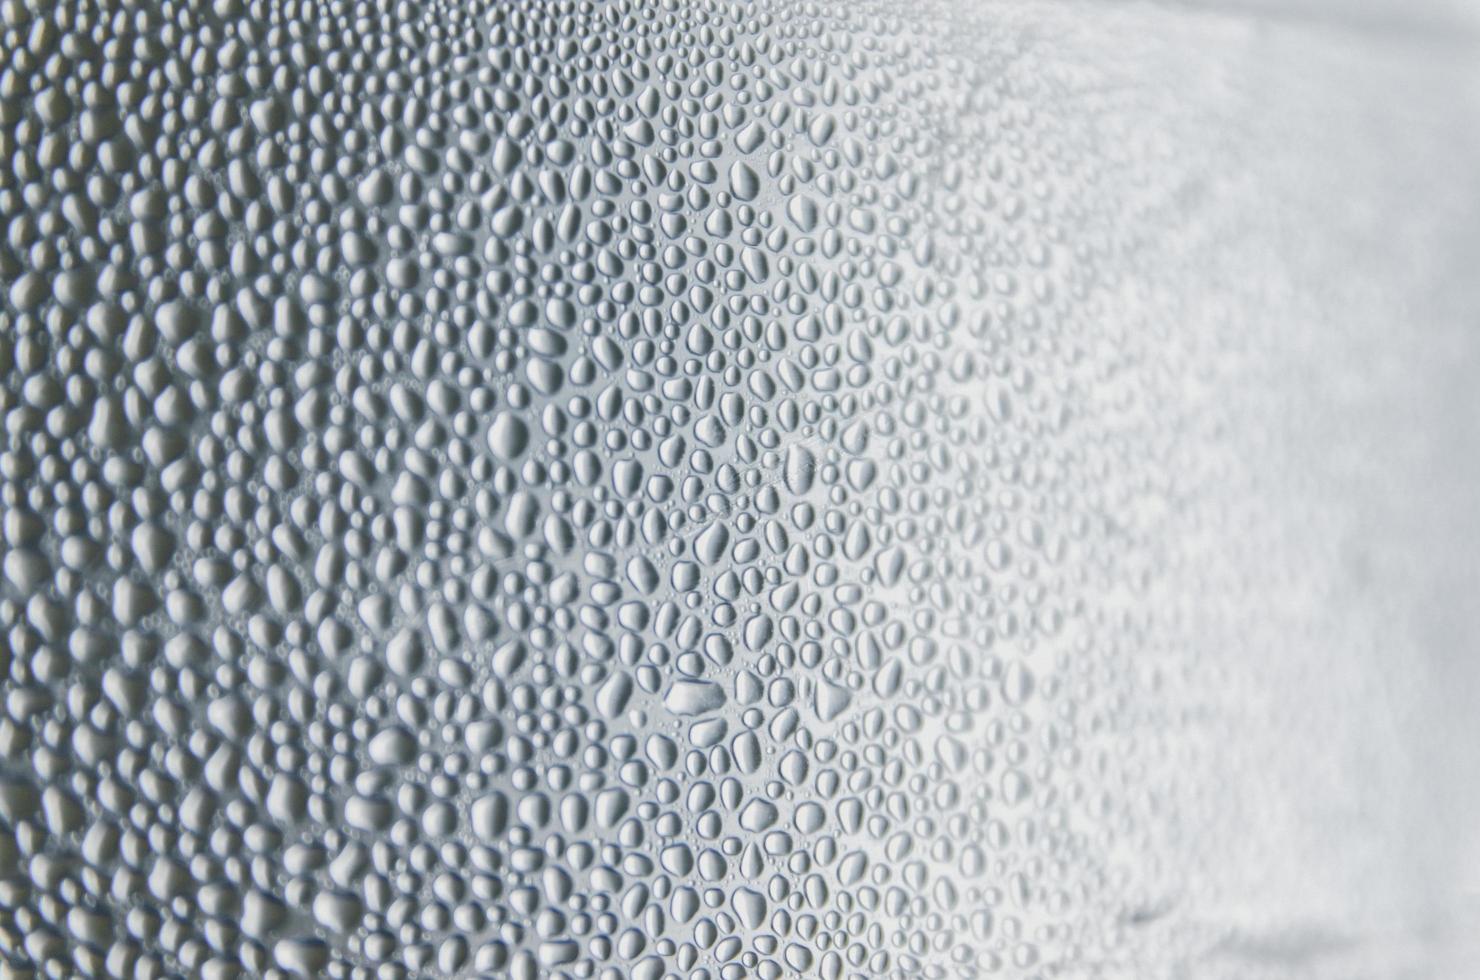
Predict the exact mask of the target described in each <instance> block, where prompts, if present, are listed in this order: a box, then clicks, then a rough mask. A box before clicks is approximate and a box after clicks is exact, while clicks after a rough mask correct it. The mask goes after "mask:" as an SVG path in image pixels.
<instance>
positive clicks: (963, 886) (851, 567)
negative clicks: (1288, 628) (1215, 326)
mask: <svg viewBox="0 0 1480 980" xmlns="http://www.w3.org/2000/svg"><path fill="white" fill-rule="evenodd" d="M0 22H3V25H0V52H3V53H5V57H4V58H3V59H0V61H3V62H4V67H3V72H0V158H3V159H4V160H5V161H6V165H5V166H4V167H3V168H0V219H3V223H4V228H3V233H4V241H3V243H0V280H3V284H4V295H3V303H0V370H3V375H4V381H5V383H4V385H3V386H0V414H3V428H0V480H3V483H0V507H3V577H4V583H3V596H4V597H3V599H0V626H3V629H4V630H5V642H4V644H3V654H0V656H3V664H0V668H3V669H0V677H3V680H0V694H3V698H0V701H3V717H0V770H3V778H0V950H3V951H4V955H5V956H6V957H8V958H10V959H11V960H13V961H14V962H15V963H17V964H28V965H30V966H32V967H34V968H36V969H38V970H39V971H41V972H42V973H44V974H45V975H49V976H63V975H72V974H74V973H75V974H80V975H84V976H103V975H109V976H137V977H166V976H200V977H205V978H209V980H216V978H224V977H231V976H240V975H251V976H281V975H285V974H286V975H296V976H325V977H370V976H377V977H398V976H400V977H451V976H464V975H469V976H471V975H478V976H496V975H497V976H504V975H508V976H513V977H516V978H532V977H535V976H560V977H578V978H584V977H602V978H606V977H617V976H633V977H637V978H642V980H657V978H659V977H666V976H669V975H679V976H687V977H694V978H704V977H710V978H724V980H736V978H739V977H748V976H759V977H782V976H800V977H825V978H834V977H842V976H845V975H848V976H911V977H915V976H923V977H944V976H959V977H975V976H988V975H1002V976H1021V977H1030V976H1038V975H1058V974H1057V973H1050V972H1049V968H1050V967H1051V966H1053V965H1055V964H1057V965H1060V966H1062V965H1065V964H1067V965H1072V964H1074V963H1077V962H1080V961H1082V960H1087V961H1090V962H1099V961H1100V960H1101V959H1102V958H1103V957H1105V956H1106V955H1109V954H1108V953H1107V952H1106V951H1107V950H1113V949H1115V948H1117V946H1119V945H1120V944H1123V943H1124V942H1126V941H1127V940H1126V936H1125V930H1126V929H1128V928H1129V929H1134V928H1136V926H1137V923H1139V922H1143V921H1146V920H1150V919H1153V918H1155V917H1156V916H1157V915H1160V914H1162V912H1164V911H1165V909H1164V907H1158V906H1157V905H1156V902H1158V901H1160V900H1161V899H1162V896H1161V894H1160V893H1159V891H1158V888H1159V881H1160V878H1159V875H1160V874H1162V873H1163V872H1164V871H1165V869H1162V868H1159V867H1158V866H1157V864H1156V862H1155V857H1154V855H1152V854H1150V853H1149V852H1148V851H1149V849H1147V848H1142V847H1141V844H1142V843H1143V842H1144V841H1143V838H1144V837H1145V836H1146V835H1154V834H1156V833H1160V832H1162V830H1163V829H1164V828H1163V827H1162V826H1161V825H1158V824H1156V823H1155V821H1154V820H1147V819H1142V818H1143V817H1145V816H1146V815H1148V814H1160V813H1163V810H1162V802H1163V800H1162V799H1161V798H1160V797H1158V796H1157V787H1156V786H1154V785H1152V784H1151V782H1152V781H1151V779H1150V777H1149V776H1148V775H1147V773H1146V771H1145V770H1144V768H1142V766H1141V763H1140V762H1139V761H1138V758H1137V752H1138V751H1146V752H1151V751H1155V746H1156V744H1157V743H1156V737H1154V736H1150V735H1147V734H1146V733H1147V731H1148V730H1149V728H1151V727H1152V726H1153V721H1152V720H1148V718H1147V717H1145V716H1143V715H1140V714H1137V713H1136V711H1134V710H1132V709H1131V708H1129V707H1128V705H1129V704H1130V700H1129V698H1128V695H1127V693H1126V692H1127V691H1128V690H1130V689H1131V688H1139V687H1140V685H1142V683H1143V680H1144V678H1140V677H1136V676H1131V675H1128V674H1126V673H1125V672H1123V671H1121V670H1120V668H1119V667H1118V666H1117V665H1119V664H1121V663H1122V660H1123V657H1124V655H1125V654H1126V651H1127V649H1128V648H1131V647H1134V646H1136V645H1137V644H1138V643H1143V644H1147V645H1154V641H1153V640H1151V639H1148V637H1149V636H1150V634H1151V632H1152V630H1151V627H1150V626H1149V625H1148V623H1147V622H1145V621H1143V620H1142V619H1138V618H1137V615H1136V613H1135V611H1134V609H1132V608H1128V607H1127V604H1126V603H1125V602H1123V601H1121V599H1120V598H1118V597H1120V596H1121V595H1122V591H1123V587H1125V588H1129V589H1130V590H1131V591H1132V592H1134V590H1135V588H1136V586H1137V585H1138V584H1139V577H1138V575H1137V574H1136V573H1137V568H1138V567H1139V566H1136V565H1135V564H1134V562H1136V561H1146V560H1149V558H1148V556H1147V553H1146V549H1144V548H1141V549H1139V550H1138V548H1137V547H1135V545H1136V544H1137V543H1138V540H1139V539H1137V538H1136V533H1137V531H1136V528H1134V527H1132V526H1129V524H1124V525H1117V524H1116V522H1115V519H1113V518H1112V517H1111V516H1109V515H1115V514H1126V513H1130V512H1132V511H1133V510H1134V506H1135V504H1134V501H1135V500H1136V499H1139V496H1141V495H1145V494H1149V493H1152V492H1153V491H1157V490H1161V489H1165V488H1156V487H1147V486H1144V485H1141V484H1140V483H1138V482H1136V480H1135V479H1129V478H1122V477H1121V476H1120V475H1119V473H1118V471H1117V467H1120V466H1123V464H1124V463H1125V458H1126V455H1127V454H1128V453H1129V452H1131V451H1132V450H1128V449H1127V446H1133V445H1138V444H1136V443H1134V442H1133V441H1130V436H1128V435H1127V433H1142V434H1144V432H1145V431H1147V430H1148V428H1154V426H1153V425H1152V422H1153V418H1152V416H1153V413H1152V412H1150V411H1149V410H1148V409H1147V405H1146V404H1144V403H1143V402H1142V401H1140V400H1139V399H1142V398H1144V399H1145V401H1146V402H1152V401H1154V398H1153V397H1152V396H1146V395H1144V393H1141V392H1138V390H1137V389H1136V386H1135V382H1134V380H1133V381H1127V380H1126V378H1127V377H1128V376H1129V377H1132V378H1133V379H1134V378H1136V377H1137V376H1136V375H1135V374H1134V371H1135V368H1136V365H1137V363H1138V360H1137V359H1138V358H1139V357H1140V356H1141V355H1143V354H1144V353H1145V350H1146V349H1147V348H1142V347H1140V346H1138V345H1142V344H1144V345H1149V346H1150V347H1155V346H1156V345H1158V344H1161V343H1163V341H1164V340H1165V337H1158V336H1149V337H1147V338H1145V339H1136V338H1127V337H1125V336H1123V335H1116V334H1114V333H1110V334H1106V333H1103V332H1100V331H1098V330H1097V329H1094V328H1092V327H1087V326H1086V325H1087V324H1090V325H1097V324H1098V322H1099V321H1098V319H1097V318H1098V317H1100V316H1101V315H1102V314H1103V311H1104V309H1105V304H1107V303H1115V302H1122V304H1123V303H1124V300H1123V295H1124V294H1123V290H1122V284H1121V283H1119V282H1117V281H1116V280H1115V278H1114V276H1113V275H1112V274H1109V273H1107V272H1105V271H1104V270H1103V268H1102V267H1103V266H1104V265H1105V259H1106V258H1107V257H1108V256H1112V255H1117V254H1121V253H1125V254H1130V255H1133V254H1134V253H1135V250H1136V249H1137V247H1138V243H1137V242H1135V241H1133V240H1130V241H1119V240H1117V238H1116V234H1115V231H1114V229H1115V228H1116V227H1118V226H1117V225H1116V224H1115V222H1116V221H1117V220H1118V217H1117V216H1123V215H1124V213H1125V210H1126V209H1127V208H1131V209H1133V208H1134V207H1135V205H1136V202H1134V201H1129V202H1127V201H1124V200H1121V201H1110V202H1106V201H1104V200H1102V199H1101V197H1100V195H1099V192H1098V190H1097V181H1099V180H1100V178H1101V176H1102V174H1101V171H1104V170H1113V169H1114V168H1115V167H1116V166H1118V165H1120V164H1121V162H1122V161H1120V160H1119V158H1118V157H1117V155H1116V154H1115V153H1114V152H1110V151H1105V152H1104V153H1101V152H1099V148H1097V147H1094V146H1092V145H1090V144H1089V143H1085V144H1083V145H1076V144H1075V141H1076V140H1081V139H1083V140H1088V138H1089V137H1088V136H1087V133H1086V131H1085V130H1083V129H1082V128H1075V127H1074V126H1073V125H1070V124H1069V123H1068V122H1066V121H1065V120H1063V119H1059V118H1056V117H1055V116H1054V107H1055V106H1056V105H1058V104H1059V102H1058V97H1059V94H1060V93H1057V92H1056V90H1054V89H1053V87H1052V85H1050V84H1049V83H1047V82H1042V83H1041V84H1043V85H1044V86H1047V87H1040V80H1039V77H1038V76H1037V75H1035V72H1034V70H1033V68H1032V64H1033V61H1032V58H1033V54H1032V50H1033V49H1032V45H1031V44H1029V43H1026V42H1022V37H1026V35H1021V36H1020V35H1019V34H1017V33H1014V32H1012V31H1007V32H1005V33H1004V34H1003V35H1002V36H1001V37H1000V38H998V39H997V40H996V41H993V43H983V40H982V36H978V35H976V34H971V36H963V37H952V36H951V32H950V31H949V30H947V29H945V28H943V27H942V26H941V24H940V23H939V22H935V26H934V28H933V29H932V30H931V31H929V32H926V33H921V32H922V31H924V28H922V27H921V26H920V25H921V24H922V23H931V22H929V21H919V22H917V21H916V20H914V19H911V18H909V17H905V16H901V15H900V14H899V13H898V12H896V11H894V10H892V9H891V8H890V7H889V6H888V5H859V6H858V7H856V8H855V7H851V6H849V7H846V8H845V7H844V6H843V5H822V4H812V3H798V4H789V3H775V4H762V5H757V6H754V7H752V6H750V5H742V4H733V5H732V4H721V3H707V2H706V3H695V4H679V3H666V2H653V3H648V2H628V0H611V2H606V0H602V2H595V0H555V2H549V3H543V2H540V3H536V2H530V3H523V2H521V3H502V2H491V0H455V2H453V0H446V2H429V3H426V4H416V3H411V2H406V0H402V2H399V3H393V2H387V0H274V2H264V0H255V2H253V0H214V2H211V3H204V4H198V3H185V2H179V0H159V2H151V3H144V4H127V5H121V6H119V5H114V4H99V3H95V2H92V0H67V2H62V3H57V4H46V5H39V6H38V7H37V8H32V7H30V6H26V5H23V4H21V3H20V2H18V0H9V2H6V3H4V4H3V5H0ZM985 29H986V28H984V27H982V26H981V25H980V24H978V25H977V26H976V27H974V28H973V29H972V30H973V31H981V30H985ZM968 34H970V32H968ZM999 42H1000V43H999ZM1020 42H1021V43H1020ZM1107 297H1108V298H1107ZM1116 297H1120V298H1119V299H1117V298H1116ZM1117 322H1118V321H1117ZM1156 359H1157V363H1158V365H1159V367H1158V368H1157V372H1159V373H1157V374H1156V378H1157V379H1162V378H1165V377H1172V376H1175V375H1176V372H1177V368H1178V362H1177V358H1176V345H1175V344H1172V345H1171V346H1170V347H1168V348H1165V349H1162V350H1160V351H1159V353H1158V354H1157V355H1156ZM1167 383H1168V384H1171V383H1172V382H1167ZM1153 388H1154V385H1153ZM1163 418H1164V417H1163ZM1173 435H1175V432H1173ZM1117 495H1118V496H1117ZM1122 556H1129V557H1127V558H1123V557H1122ZM1146 683H1148V684H1150V683H1160V679H1159V678H1158V679H1157V680H1156V681H1154V682H1153V681H1146ZM1128 732H1133V733H1136V734H1135V738H1134V739H1133V738H1132V737H1131V736H1130V735H1128V734H1127V733H1128ZM1132 742H1134V744H1131V743H1132ZM1138 747H1139V748H1138ZM1168 819H1170V818H1168ZM1142 891H1144V892H1145V893H1146V894H1145V895H1144V896H1142V895H1141V892H1142ZM1132 897H1136V898H1138V899H1143V900H1144V903H1145V904H1144V905H1142V906H1140V907H1134V908H1127V904H1128V903H1129V904H1130V905H1134V904H1135V902H1134V901H1132V900H1131V899H1132Z"/></svg>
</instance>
